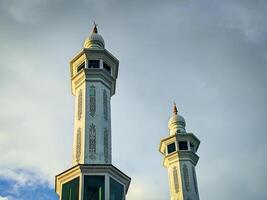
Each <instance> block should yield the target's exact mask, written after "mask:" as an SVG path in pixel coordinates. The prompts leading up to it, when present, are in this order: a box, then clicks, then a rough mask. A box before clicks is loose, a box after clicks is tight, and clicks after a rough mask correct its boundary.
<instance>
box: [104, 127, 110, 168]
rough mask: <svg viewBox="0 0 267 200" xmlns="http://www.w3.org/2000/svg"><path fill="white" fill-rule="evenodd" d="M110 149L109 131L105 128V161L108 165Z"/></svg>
mask: <svg viewBox="0 0 267 200" xmlns="http://www.w3.org/2000/svg"><path fill="white" fill-rule="evenodd" d="M108 149H109V145H108V129H107V128H105V130H104V159H105V162H106V163H108Z"/></svg>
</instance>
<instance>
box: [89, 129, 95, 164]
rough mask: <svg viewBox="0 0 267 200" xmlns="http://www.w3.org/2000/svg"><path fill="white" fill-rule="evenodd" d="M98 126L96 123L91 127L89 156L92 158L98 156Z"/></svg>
mask: <svg viewBox="0 0 267 200" xmlns="http://www.w3.org/2000/svg"><path fill="white" fill-rule="evenodd" d="M95 154H96V127H95V125H94V124H91V125H90V128H89V156H90V158H91V159H93V160H94V159H95V158H96V155H95Z"/></svg>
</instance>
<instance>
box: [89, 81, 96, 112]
mask: <svg viewBox="0 0 267 200" xmlns="http://www.w3.org/2000/svg"><path fill="white" fill-rule="evenodd" d="M89 101H90V115H91V116H92V117H94V116H95V112H96V91H95V86H93V85H92V86H91V87H90V100H89Z"/></svg>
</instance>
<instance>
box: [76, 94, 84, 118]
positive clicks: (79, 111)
mask: <svg viewBox="0 0 267 200" xmlns="http://www.w3.org/2000/svg"><path fill="white" fill-rule="evenodd" d="M82 98H83V92H82V90H80V91H79V94H78V109H77V110H78V113H77V116H78V120H80V119H81V118H82V112H83V111H82V109H83V99H82Z"/></svg>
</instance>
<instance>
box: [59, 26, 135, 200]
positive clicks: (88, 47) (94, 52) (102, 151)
mask: <svg viewBox="0 0 267 200" xmlns="http://www.w3.org/2000/svg"><path fill="white" fill-rule="evenodd" d="M118 68H119V60H118V59H117V58H115V57H114V56H113V55H112V54H111V53H110V52H109V51H108V50H106V49H105V43H104V39H103V38H102V36H101V35H100V34H99V33H98V30H97V26H96V24H95V25H94V27H93V31H92V33H91V34H90V35H89V37H87V38H86V40H85V42H84V46H83V49H82V50H81V51H80V52H79V53H78V54H76V55H75V56H74V58H72V60H71V61H70V71H71V91H72V94H73V95H74V96H75V115H74V134H73V136H74V139H73V153H72V167H71V168H70V169H68V170H66V171H64V172H62V173H61V174H59V175H57V176H56V192H57V194H58V195H59V197H60V200H124V199H125V196H126V193H127V191H128V188H129V184H130V181H131V179H130V177H128V176H127V175H126V174H124V173H123V172H121V171H120V170H119V169H117V168H116V167H114V166H113V165H112V159H111V154H112V153H111V115H110V99H111V96H112V95H114V94H115V89H116V79H117V76H118Z"/></svg>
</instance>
